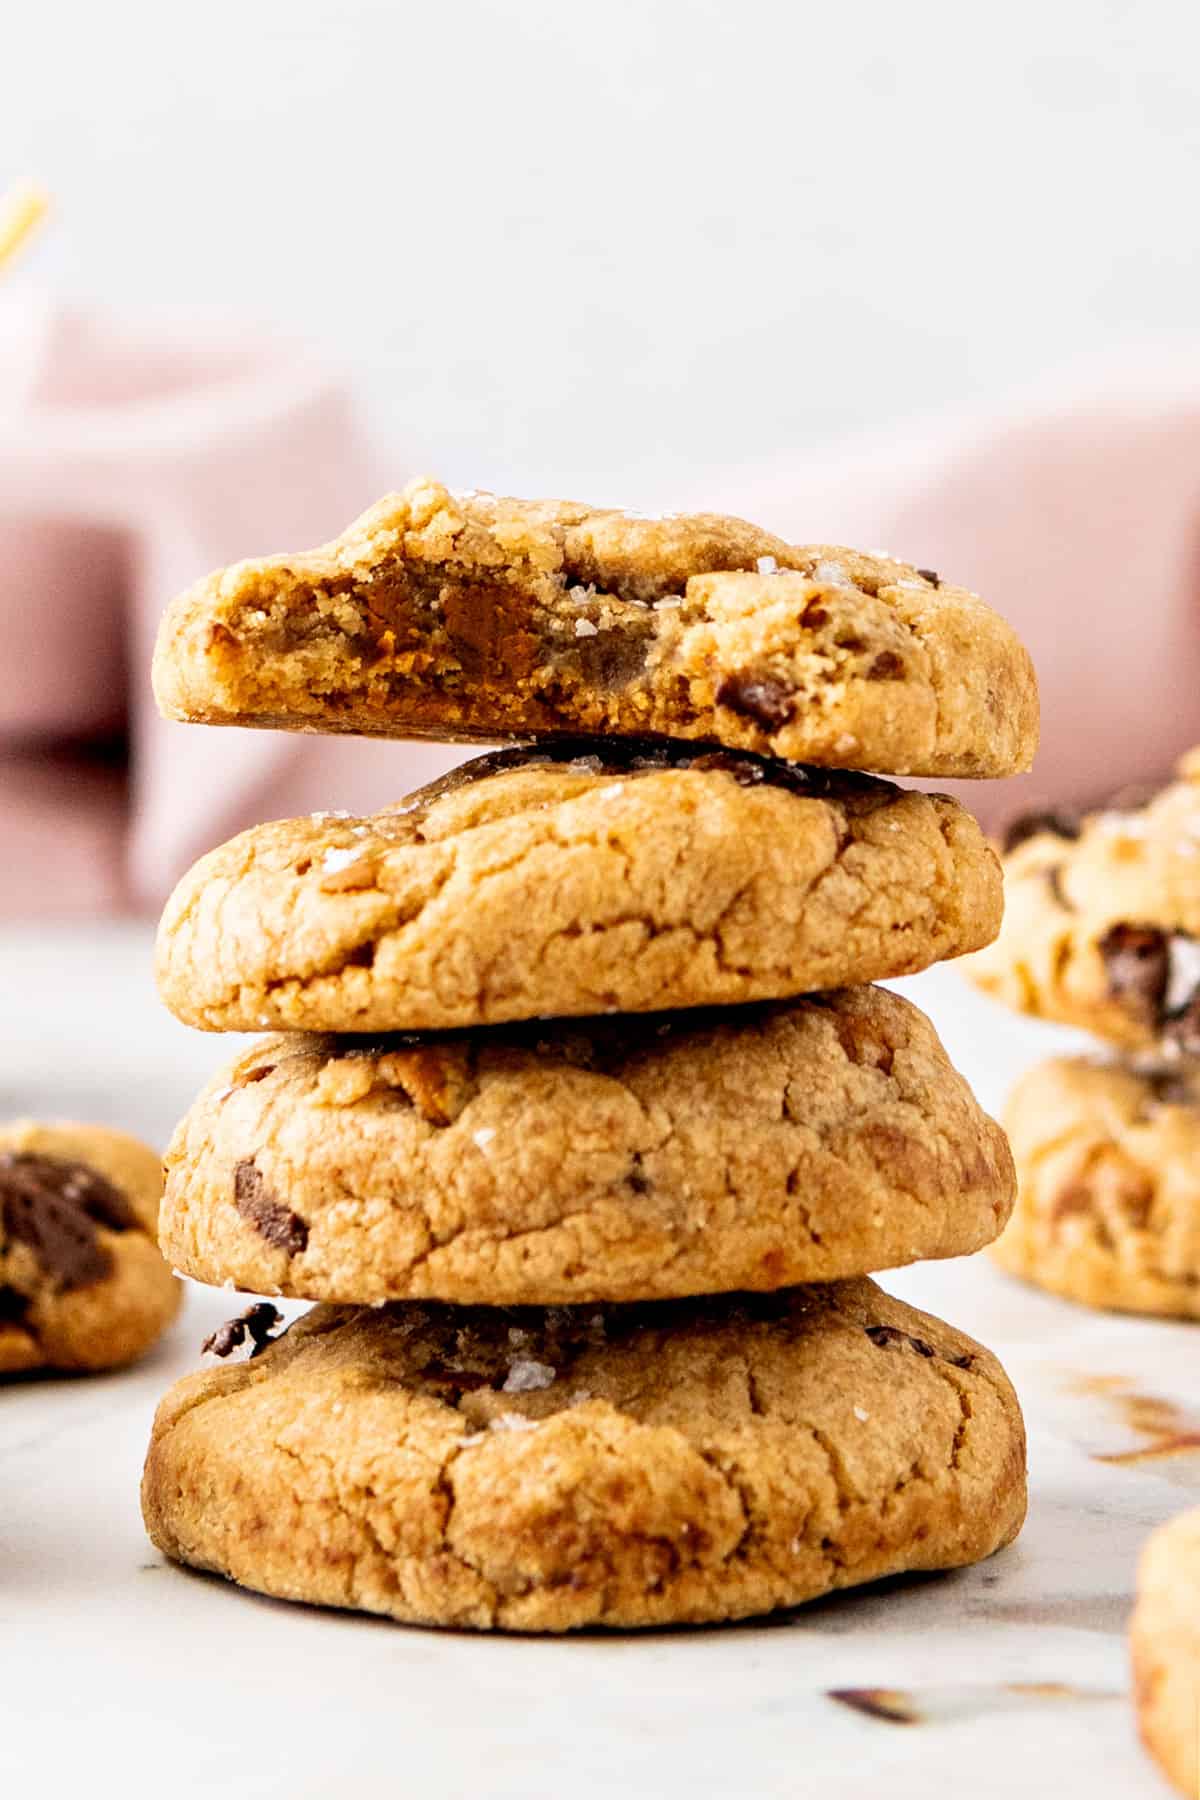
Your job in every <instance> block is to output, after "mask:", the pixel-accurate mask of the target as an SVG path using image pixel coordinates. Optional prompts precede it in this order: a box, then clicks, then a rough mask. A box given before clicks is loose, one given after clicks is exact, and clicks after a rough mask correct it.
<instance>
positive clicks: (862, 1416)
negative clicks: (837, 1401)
mask: <svg viewBox="0 0 1200 1800" xmlns="http://www.w3.org/2000/svg"><path fill="white" fill-rule="evenodd" d="M854 1416H855V1418H856V1419H857V1420H858V1422H859V1424H860V1425H865V1424H866V1422H867V1420H868V1419H869V1418H870V1416H871V1415H870V1413H869V1412H867V1411H866V1410H865V1409H864V1408H863V1407H861V1406H856V1407H855V1409H854Z"/></svg>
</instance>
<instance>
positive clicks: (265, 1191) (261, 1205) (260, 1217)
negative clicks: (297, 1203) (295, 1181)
mask: <svg viewBox="0 0 1200 1800" xmlns="http://www.w3.org/2000/svg"><path fill="white" fill-rule="evenodd" d="M233 1201H234V1205H235V1206H236V1207H237V1209H238V1211H239V1212H240V1213H241V1215H242V1217H243V1219H248V1220H249V1222H250V1224H251V1225H253V1226H254V1229H255V1230H256V1231H257V1232H258V1233H259V1234H260V1236H262V1237H264V1238H265V1239H266V1240H267V1242H268V1244H270V1245H271V1246H272V1247H273V1248H274V1249H276V1250H286V1252H287V1254H288V1255H289V1256H298V1255H299V1254H300V1252H301V1251H302V1250H304V1249H306V1248H307V1245H308V1226H307V1224H306V1223H305V1221H304V1220H303V1219H302V1218H301V1217H300V1215H299V1213H294V1212H292V1210H291V1208H290V1207H287V1206H284V1205H283V1204H282V1202H281V1201H279V1200H277V1199H276V1198H275V1196H274V1194H273V1193H272V1192H271V1190H270V1189H269V1188H268V1186H267V1184H266V1181H265V1180H264V1179H263V1173H262V1170H261V1169H260V1168H259V1167H258V1165H257V1164H256V1163H255V1162H254V1161H252V1160H247V1161H245V1162H240V1163H238V1165H237V1167H236V1168H235V1169H234V1171H233Z"/></svg>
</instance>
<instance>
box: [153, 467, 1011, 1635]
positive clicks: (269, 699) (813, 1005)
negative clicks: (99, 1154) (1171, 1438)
mask: <svg viewBox="0 0 1200 1800" xmlns="http://www.w3.org/2000/svg"><path fill="white" fill-rule="evenodd" d="M156 683H157V691H158V696H159V701H160V704H161V705H162V706H163V708H164V710H165V711H166V712H167V713H168V714H169V715H170V716H172V717H176V718H183V719H190V720H196V721H200V722H207V723H223V724H236V725H256V726H268V727H277V728H284V729H306V730H325V731H349V732H360V733H375V734H383V735H390V736H394V737H415V736H433V737H438V738H458V739H462V738H476V739H481V740H484V741H486V740H489V739H490V740H492V741H495V740H496V739H497V738H503V737H511V738H513V739H522V740H524V742H522V743H520V744H514V747H511V748H508V749H505V750H502V751H500V752H498V753H495V754H490V755H485V756H482V757H480V758H479V759H478V760H476V761H474V762H469V763H467V764H466V765H464V766H463V767H461V768H459V769H457V770H456V771H455V772H454V773H453V774H451V775H450V776H448V777H447V778H445V779H444V780H442V781H440V782H437V783H435V784H434V785H433V786H432V787H430V788H426V789H424V790H423V791H422V792H420V793H418V794H415V795H413V796H412V797H411V798H409V799H408V800H407V801H405V802H403V803H402V804H400V805H398V806H396V807H395V808H393V809H390V810H388V811H386V812H383V813H381V814H378V815H376V816H375V817H372V818H358V817H351V816H347V815H345V814H342V813H326V814H318V815H315V816H312V817H308V818H303V819H296V820H290V821H286V822H283V823H279V824H272V825H264V826H261V827H258V828H257V829H254V830H252V831H249V832H247V833H245V834H244V835H243V836H241V837H239V838H238V839H236V840H235V841H234V842H232V843H230V844H227V845H225V846H224V847H223V848H221V849H218V850H216V851H214V852H213V853H212V854H211V855H209V856H207V857H205V858H204V859H203V860H202V861H201V862H200V863H199V864H198V865H197V866H196V868H194V869H193V870H192V871H191V873H190V874H188V875H187V876H186V877H185V878H184V880H183V882H182V883H181V884H180V886H179V888H178V889H177V891H176V893H175V894H174V896H173V897H172V899H171V901H170V902H169V904H168V906H167V909H166V912H165V915H164V918H163V922H162V928H161V933H160V943H159V968H158V974H159V983H160V987H161V991H162V994H163V997H164V999H165V1000H166V1002H167V1004H168V1005H169V1006H170V1007H171V1008H172V1010H173V1011H174V1012H176V1014H177V1015H178V1016H179V1017H180V1018H182V1019H184V1020H186V1021H187V1022H188V1023H190V1024H193V1025H196V1026H198V1027H200V1028H202V1029H206V1030H214V1031H222V1030H229V1031H247V1030H258V1029H262V1030H265V1031H268V1032H271V1033H273V1034H274V1035H271V1036H268V1037H264V1038H263V1039H261V1040H260V1041H258V1042H256V1043H255V1044H254V1045H253V1046H252V1047H251V1048H250V1049H249V1050H248V1051H244V1052H243V1053H242V1054H241V1055H240V1056H239V1057H238V1059H237V1060H236V1061H235V1062H234V1064H233V1065H232V1067H230V1068H228V1069H226V1070H225V1071H224V1072H223V1073H222V1074H221V1075H219V1076H218V1077H217V1078H216V1080H215V1081H214V1082H213V1083H212V1085H211V1086H210V1088H209V1089H208V1090H207V1092H206V1093H205V1094H203V1095H202V1096H201V1098H200V1099H199V1101H198V1102H197V1103H196V1105H195V1107H194V1108H193V1109H192V1111H191V1113H190V1114H189V1116H188V1117H187V1118H186V1119H185V1120H184V1122H183V1124H182V1125H181V1127H180V1129H179V1131H178V1133H177V1135H176V1138H175V1140H174V1143H173V1144H172V1146H171V1149H170V1152H169V1154H168V1159H167V1189H166V1198H165V1202H164V1208H163V1227H162V1229H163V1244H164V1248H165V1249H166V1251H167V1253H168V1255H169V1257H170V1258H171V1260H172V1261H173V1262H174V1263H175V1264H176V1265H177V1266H178V1267H179V1268H181V1269H182V1270H184V1271H185V1272H187V1273H188V1274H191V1275H193V1276H196V1277H198V1278H199V1279H200V1280H202V1281H208V1282H213V1283H221V1284H224V1285H226V1286H233V1287H237V1288H241V1289H244V1290H246V1291H248V1292H251V1293H256V1294H265V1295H271V1296H278V1295H288V1296H296V1297H301V1298H305V1299H310V1300H315V1301H317V1302H319V1304H318V1305H316V1306H315V1307H314V1308H313V1309H312V1310H311V1311H309V1312H308V1313H307V1314H305V1315H304V1316H303V1317H302V1318H301V1319H300V1320H299V1321H298V1322H297V1323H295V1324H293V1325H292V1327H291V1328H290V1329H289V1330H288V1331H287V1332H286V1333H285V1334H284V1335H282V1336H280V1337H277V1338H274V1339H272V1337H271V1332H272V1330H273V1327H274V1320H275V1314H274V1309H273V1308H272V1307H271V1306H270V1304H269V1303H267V1302H260V1303H258V1304H256V1305H255V1306H253V1307H251V1308H250V1310H249V1312H248V1313H246V1314H245V1315H243V1317H242V1318H241V1319H237V1320H234V1321H232V1322H231V1324H230V1325H229V1326H227V1327H226V1328H224V1330H223V1331H221V1332H219V1333H218V1334H217V1335H216V1338H215V1340H214V1341H213V1344H212V1347H213V1348H214V1349H215V1350H216V1351H217V1352H218V1354H221V1353H226V1352H229V1351H231V1350H233V1349H234V1348H236V1347H237V1345H238V1344H239V1343H244V1344H247V1345H248V1347H249V1349H250V1351H251V1354H250V1355H249V1357H247V1358H246V1360H243V1361H239V1362H235V1363H229V1364H227V1365H225V1366H221V1367H217V1366H210V1367H209V1368H207V1369H205V1370H204V1371H203V1372H201V1373H199V1374H196V1375H193V1376H191V1377H189V1378H187V1379H186V1380H184V1381H183V1382H181V1383H180V1384H179V1385H178V1386H177V1387H176V1388H175V1389H174V1390H173V1391H172V1392H171V1393H170V1394H169V1395H168V1396H167V1398H166V1399H165V1401H164V1402H163V1404H162V1406H161V1408H160V1410H159V1414H158V1418H157V1420H156V1423H155V1427H154V1434H153V1440H152V1443H151V1447H150V1453H149V1457H148V1461H147V1468H146V1477H145V1484H144V1504H145V1512H146V1518H147V1523H148V1526H149V1529H150V1532H151V1535H152V1537H153V1538H154V1541H155V1542H156V1543H157V1544H158V1545H159V1546H160V1547H161V1548H162V1549H163V1550H164V1551H166V1553H167V1554H168V1555H170V1556H172V1557H174V1558H176V1559H178V1560H180V1561H182V1562H186V1563H190V1564H194V1565H196V1566H198V1567H201V1568H206V1569H214V1570H218V1571H220V1572H222V1573H224V1574H226V1575H228V1576H230V1577H232V1578H233V1579H234V1580H236V1581H239V1582H241V1583H243V1584H244V1585H246V1586H247V1587H250V1588H254V1589H257V1590H259V1591H261V1592H266V1593H270V1594H275V1595H281V1596H285V1597H288V1598H292V1599H300V1600H309V1601H317V1602H324V1603H327V1604H332V1605H337V1606H350V1607H358V1608H362V1609H365V1610H367V1611H371V1612H376V1613H383V1614H388V1615H390V1616H392V1617H393V1618H397V1619H402V1620H409V1621H416V1622H419V1623H424V1624H437V1625H456V1626H475V1627H505V1628H510V1629H519V1630H528V1631H558V1630H565V1629H568V1628H571V1627H576V1626H583V1625H593V1624H603V1625H612V1626H636V1625H652V1624H665V1623H674V1622H680V1621H702V1620H718V1619H728V1618H736V1617H742V1616H745V1615H748V1614H754V1613H762V1612H766V1611H768V1610H770V1609H771V1608H775V1607H781V1606H788V1605H791V1604H794V1603H795V1602H798V1601H802V1600H805V1599H808V1598H811V1597H812V1596H814V1595H818V1594H821V1593H825V1592H827V1591H828V1590H830V1589H832V1588H838V1587H844V1586H849V1585H851V1584H853V1583H857V1582H863V1581H869V1580H873V1579H875V1578H876V1577H879V1576H883V1575H888V1574H892V1573H895V1572H898V1571H901V1570H908V1569H938V1568H949V1567H955V1566H961V1565H963V1564H965V1563H969V1562H972V1561H975V1560H977V1559H978V1558H980V1557H983V1556H986V1555H988V1554H989V1553H990V1552H992V1551H993V1550H995V1549H997V1548H999V1547H1000V1546H1001V1545H1003V1544H1006V1543H1007V1542H1009V1540H1010V1539H1011V1538H1012V1537H1013V1536H1014V1535H1015V1533H1016V1531H1017V1530H1018V1529H1019V1527H1020V1523H1021V1520H1022V1517H1023V1513H1024V1504H1025V1460H1024V1435H1023V1428H1022V1423H1021V1416H1020V1411H1019V1408H1018V1406H1017V1402H1016V1399H1015V1396H1014V1395H1013V1392H1012V1389H1011V1387H1010V1385H1009V1383H1008V1381H1007V1379H1006V1377H1005V1375H1004V1373H1003V1370H1002V1369H1001V1368H1000V1366H999V1365H998V1363H997V1362H996V1360H995V1358H994V1357H992V1356H991V1355H990V1354H989V1352H988V1351H986V1350H984V1349H982V1348H981V1347H980V1346H979V1345H978V1344H975V1343H973V1342H972V1341H971V1340H970V1339H969V1338H968V1337H965V1336H963V1335H962V1334H961V1333H960V1332H959V1331H957V1330H955V1329H953V1328H952V1327H951V1326H949V1325H945V1324H943V1323H941V1322H940V1321H938V1320H936V1319H933V1318H930V1317H928V1316H926V1315H924V1314H922V1313H919V1312H916V1311H915V1310H914V1309H913V1308H911V1307H909V1306H906V1305H903V1304H902V1303H900V1302H899V1301H897V1300H894V1299H892V1298H890V1297H889V1296H888V1295H887V1294H885V1293H883V1292H882V1291H881V1290H880V1289H879V1288H878V1287H877V1286H876V1285H875V1284H874V1283H873V1282H872V1281H870V1280H869V1279H868V1276H869V1274H870V1273H871V1272H872V1271H877V1270H881V1269H888V1268H894V1267H896V1266H898V1265H900V1264H903V1263H908V1262H911V1261H913V1260H914V1259H918V1258H924V1257H945V1256H955V1255H962V1254H965V1253H968V1252H970V1251H974V1250H976V1249H978V1248H980V1247H981V1246H982V1245H984V1244H986V1243H988V1242H990V1241H991V1240H992V1239H993V1238H994V1237H995V1236H996V1235H997V1233H998V1232H999V1230H1000V1229H1001V1227H1002V1226H1003V1225H1004V1223H1005V1221H1006V1219H1007V1217H1008V1214H1009V1211H1010V1209H1011V1206H1012V1198H1013V1172H1012V1163H1011V1158H1010V1155H1009V1151H1008V1147H1007V1144H1006V1142H1005V1139H1004V1136H1003V1134H1002V1133H1001V1132H1000V1130H999V1129H998V1127H996V1126H995V1125H994V1124H993V1123H992V1122H991V1121H990V1120H989V1119H988V1118H986V1117H985V1115H984V1114H983V1113H982V1112H981V1111H980V1110H979V1108H978V1106H977V1105H976V1103H975V1101H974V1099H973V1097H972V1095H971V1093H970V1091H969V1089H968V1087H967V1086H966V1084H965V1083H964V1082H963V1080H962V1079H961V1077H960V1076H959V1075H958V1074H957V1073H956V1072H955V1070H954V1069H953V1068H952V1067H951V1065H950V1063H949V1061H948V1059H947V1057H946V1055H945V1052H944V1051H943V1049H942V1047H941V1045H940V1043H939V1042H938V1039H937V1036H936V1034H935V1033H934V1031H933V1028H932V1027H931V1025H930V1024H929V1022H928V1020H927V1019H925V1018H924V1017H923V1015H922V1014H921V1013H920V1012H918V1011H917V1010H916V1009H915V1008H914V1007H913V1006H912V1005H910V1004H909V1003H908V1002H907V1001H905V1000H903V999H901V998H899V997H898V996H897V995H895V994H893V993H891V992H888V991H886V990H883V989H880V988H876V987H871V986H868V985H864V984H866V983H869V982H872V981H875V980H879V979H884V978H887V977H892V976H898V975H904V974H909V973H911V972H913V971H915V970H918V969H921V968H923V967H925V966H927V965H928V964H930V963H932V962H934V961H936V960H938V959H939V958H943V957H950V956H956V955H959V954H961V953H963V952H966V951H970V950H975V949H978V948H979V947H980V946H981V945H983V944H986V943H987V942H988V941H989V940H990V939H991V938H992V937H993V936H994V935H995V932H996V930H997V928H998V926H999V921H1000V911H1001V892H1000V874H999V868H998V865H997V862H996V859H995V857H994V855H993V853H992V852H991V850H990V848H989V847H988V845H987V844H986V842H985V840H984V838H983V836H982V834H981V833H980V831H979V828H978V827H977V825H976V824H975V822H974V820H973V819H972V818H971V817H970V815H969V814H968V813H967V812H965V811H964V810H963V809H962V808H961V807H960V806H959V805H958V804H957V803H956V802H954V801H952V800H950V799H947V798H945V797H942V796H937V795H927V794H924V793H920V792H912V791H910V792H903V791H901V790H900V789H898V788H897V787H895V786H892V785H890V784H889V783H887V782H884V781H880V780H877V779H873V778H871V777H868V776H866V775H863V774H859V773H854V772H843V771H847V770H849V771H854V770H857V769H862V768H870V769H881V770H884V771H886V772H892V773H912V774H918V775H934V776H941V775H947V776H948V775H976V776H979V775H1004V774H1008V773H1010V772H1013V771H1015V770H1017V769H1019V768H1022V767H1024V766H1026V764H1027V763H1028V761H1029V759H1030V757H1031V755H1032V751H1033V748H1034V743H1035V739H1036V730H1037V713H1036V689H1035V684H1034V680H1033V674H1032V670H1031V668H1030V665H1029V661H1028V658H1027V656H1026V654H1025V652H1024V651H1023V649H1022V648H1021V646H1020V644H1019V643H1018V642H1017V641H1016V639H1015V638H1014V637H1013V635H1012V633H1011V631H1010V630H1009V629H1008V627H1007V626H1006V625H1005V624H1004V623H1003V622H1002V621H1001V620H1000V619H998V618H997V617H996V616H995V615H994V614H993V613H991V612H990V611H989V610H988V609H987V608H986V607H985V606H983V605H982V604H981V603H980V602H979V601H978V600H977V599H975V598H974V597H973V596H971V595H969V594H967V593H965V592H963V591H962V590H960V589H957V588H954V587H951V586H949V585H947V584H944V583H942V582H940V581H939V579H938V578H937V576H936V575H934V574H933V573H932V572H931V571H921V570H917V569H915V568H912V567H910V566H908V565H906V564H903V563H898V562H894V561H891V560H888V559H886V558H882V557H877V556H860V555H858V554H856V553H854V552H851V551H845V550H835V549H828V548H816V549H797V548H795V547H794V546H791V545H788V544H786V543H784V542H782V541H781V540H779V539H777V538H774V537H772V536H770V535H769V534H767V533H765V532H762V531H759V530H757V529H755V528H754V527H753V526H750V525H746V524H743V523H742V522H740V521H738V520H734V519H727V518H722V517H716V516H698V517H675V518H667V519H645V518H641V517H638V516H637V515H633V514H628V513H622V512H615V511H596V510H593V509H589V508H587V507H583V506H575V505H569V504H565V503H562V502H550V501H547V502H540V503H526V502H519V501H512V500H498V499H496V498H494V497H493V496H491V495H488V494H476V493H472V494H455V493H452V492H450V491H448V490H447V489H445V488H444V487H442V486H440V485H439V484H437V483H435V482H429V481H424V482H419V483H416V484H414V485H413V486H412V487H410V488H409V489H408V490H406V492H405V493H403V494H402V495H399V496H393V497H392V498H390V499H389V500H386V501H384V502H382V503H381V504H380V505H379V506H378V507H376V508H375V509H373V511H371V512H370V513H368V514H367V515H366V516H365V517H364V518H363V519H361V520H360V521H359V522H358V523H357V524H356V525H355V526H353V527H352V528H351V529H350V531H348V532H347V533H346V534H345V536H344V537H343V538H341V539H339V540H338V541H337V542H336V543H334V544H331V545H328V546H326V547H325V548H324V549H322V550H320V551H317V552H313V553H311V554H307V555H300V556H290V557H278V558H274V559H271V560H269V561H265V562H258V563H243V564H240V565H238V566H237V567H235V568H233V569H230V570H227V571H225V572H223V573H222V574H219V575H217V576H214V577H213V578H212V579H210V580H208V581H206V582H204V583H202V584H201V585H200V586H198V587H197V588H196V589H194V590H193V591H191V592H190V593H189V594H187V595H185V596H183V598H182V599H181V600H179V601H178V602H176V604H175V605H174V607H173V608H172V609H171V610H170V612H169V613H168V615H167V618H166V621H165V623H164V627H163V633H162V636H161V639H160V646H159V652H158V658H157V663H156Z"/></svg>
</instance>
